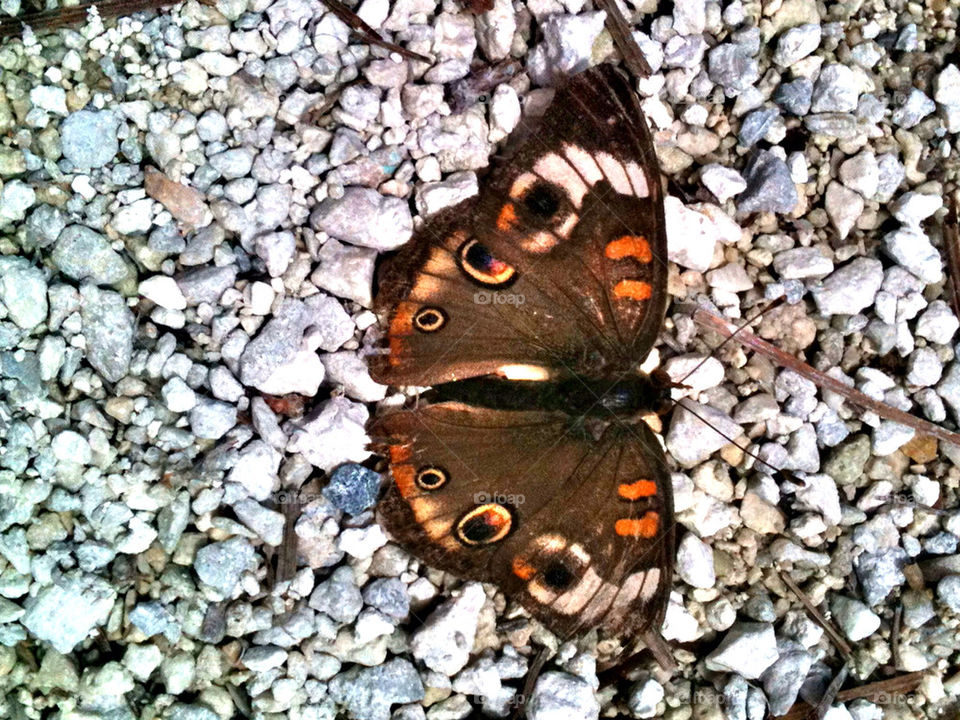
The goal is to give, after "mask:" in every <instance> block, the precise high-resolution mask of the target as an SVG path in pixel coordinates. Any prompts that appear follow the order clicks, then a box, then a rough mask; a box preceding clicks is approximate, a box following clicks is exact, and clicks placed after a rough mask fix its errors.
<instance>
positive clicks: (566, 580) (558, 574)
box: [542, 558, 576, 590]
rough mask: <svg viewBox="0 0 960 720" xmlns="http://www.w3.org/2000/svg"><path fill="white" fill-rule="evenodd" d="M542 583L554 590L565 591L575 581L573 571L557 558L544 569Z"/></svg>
mask: <svg viewBox="0 0 960 720" xmlns="http://www.w3.org/2000/svg"><path fill="white" fill-rule="evenodd" d="M542 577H543V582H544V583H545V584H547V585H549V586H550V587H551V588H553V589H554V590H566V589H567V588H568V587H570V584H571V583H572V582H573V581H574V580H575V579H576V576H575V575H574V573H573V571H572V570H571V569H570V568H569V567H567V565H566V563H564V562H563V561H562V560H560V559H559V558H555V559H553V560H551V561H550V564H549V565H547V567H546V568H544V571H543V576H542Z"/></svg>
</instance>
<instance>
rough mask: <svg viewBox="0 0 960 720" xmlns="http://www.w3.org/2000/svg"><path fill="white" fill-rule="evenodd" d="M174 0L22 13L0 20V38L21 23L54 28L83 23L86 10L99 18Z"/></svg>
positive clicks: (115, 1) (126, 0)
mask: <svg viewBox="0 0 960 720" xmlns="http://www.w3.org/2000/svg"><path fill="white" fill-rule="evenodd" d="M176 2H177V0H108V1H107V2H88V3H83V4H82V5H76V6H74V7H62V8H57V9H56V10H43V11H41V12H32V13H25V14H23V15H18V16H16V17H5V18H3V19H0V38H5V37H14V36H16V35H19V34H20V33H22V32H23V28H24V26H29V27H30V29H31V30H33V31H34V32H36V31H37V30H56V29H57V28H61V27H66V26H67V25H75V24H77V23H82V22H86V20H87V13H88V12H89V11H90V9H91V8H94V7H95V8H97V12H98V13H99V14H100V17H102V18H108V17H118V16H120V15H132V14H133V13H136V12H143V11H144V10H159V9H161V8H164V7H168V6H170V5H175V4H176Z"/></svg>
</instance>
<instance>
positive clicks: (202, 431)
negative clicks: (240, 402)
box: [190, 398, 237, 440]
mask: <svg viewBox="0 0 960 720" xmlns="http://www.w3.org/2000/svg"><path fill="white" fill-rule="evenodd" d="M236 424H237V408H236V406H235V405H230V404H229V403H225V402H220V401H218V400H211V399H209V398H202V399H200V401H199V402H198V403H197V404H196V406H195V407H194V408H193V409H192V410H191V411H190V431H191V432H192V433H193V434H194V435H196V436H197V437H199V438H204V439H207V440H219V439H220V438H222V437H223V436H224V435H226V434H227V433H228V432H229V431H230V430H232V429H233V428H234V426H235V425H236Z"/></svg>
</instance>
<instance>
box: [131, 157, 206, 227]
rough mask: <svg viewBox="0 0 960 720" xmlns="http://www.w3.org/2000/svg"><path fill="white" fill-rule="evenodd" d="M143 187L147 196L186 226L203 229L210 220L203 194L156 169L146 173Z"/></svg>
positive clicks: (150, 168) (148, 169) (148, 170)
mask: <svg viewBox="0 0 960 720" xmlns="http://www.w3.org/2000/svg"><path fill="white" fill-rule="evenodd" d="M143 186H144V188H146V191H147V195H149V196H150V197H152V198H153V199H154V200H156V201H157V202H158V203H160V204H161V205H163V206H164V207H165V208H166V209H167V210H168V211H169V212H170V214H171V215H173V216H174V217H175V218H176V219H177V220H179V221H180V222H181V223H183V224H184V225H190V226H192V227H195V228H196V227H202V226H203V225H205V224H206V222H207V220H208V218H209V212H210V210H209V208H208V207H207V203H206V201H205V200H204V196H203V193H201V192H200V191H199V190H197V189H196V188H192V187H189V186H188V185H183V184H181V183H178V182H174V181H173V180H171V179H170V178H168V177H167V176H166V175H164V174H163V173H162V172H160V171H159V170H157V169H156V168H152V167H148V168H147V169H146V171H145V172H144V178H143Z"/></svg>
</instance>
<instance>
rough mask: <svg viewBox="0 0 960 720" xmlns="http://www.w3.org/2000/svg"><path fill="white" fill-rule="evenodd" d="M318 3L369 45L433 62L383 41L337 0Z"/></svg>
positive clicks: (411, 58) (412, 58) (406, 56)
mask: <svg viewBox="0 0 960 720" xmlns="http://www.w3.org/2000/svg"><path fill="white" fill-rule="evenodd" d="M320 2H322V3H323V4H324V5H326V6H327V7H328V8H330V12H332V13H333V14H334V15H336V16H337V17H338V18H340V19H341V20H342V21H343V22H345V23H346V24H347V25H349V26H350V27H352V28H353V29H354V30H356V31H357V32H358V33H360V34H361V35H363V39H364V40H366V41H367V42H368V43H369V44H371V45H377V46H379V47H382V48H385V49H387V50H389V51H390V52H395V53H397V54H398V55H402V56H403V57H405V58H407V59H408V60H420V61H421V62H425V63H432V62H433V60H432V59H431V58H428V57H427V56H426V55H421V54H420V53H417V52H414V51H413V50H407V49H406V48H405V47H401V46H400V45H397V44H396V43H392V42H390V41H389V40H384V39H383V38H382V37H380V36H379V35H378V34H377V31H376V30H374V29H373V28H372V27H370V25H368V24H367V23H365V22H364V21H363V18H361V17H360V16H359V15H357V14H356V13H355V12H354V11H353V10H351V9H350V8H348V7H347V6H346V5H344V4H343V3H342V2H340V1H339V0H320Z"/></svg>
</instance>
